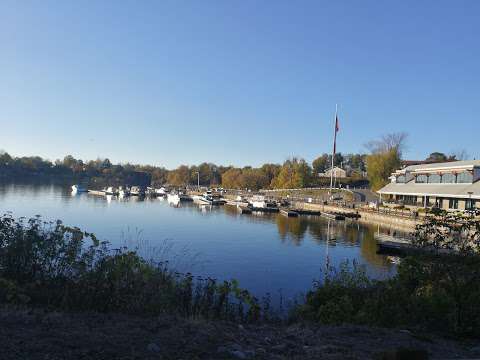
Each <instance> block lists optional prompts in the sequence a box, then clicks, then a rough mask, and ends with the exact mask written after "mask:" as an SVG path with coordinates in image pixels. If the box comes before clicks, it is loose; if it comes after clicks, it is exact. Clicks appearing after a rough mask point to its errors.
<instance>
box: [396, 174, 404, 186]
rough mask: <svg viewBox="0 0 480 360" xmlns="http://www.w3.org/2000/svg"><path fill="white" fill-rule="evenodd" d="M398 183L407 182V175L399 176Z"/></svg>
mask: <svg viewBox="0 0 480 360" xmlns="http://www.w3.org/2000/svg"><path fill="white" fill-rule="evenodd" d="M397 183H401V184H404V183H405V175H399V176H397Z"/></svg>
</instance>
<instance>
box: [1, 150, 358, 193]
mask: <svg viewBox="0 0 480 360" xmlns="http://www.w3.org/2000/svg"><path fill="white" fill-rule="evenodd" d="M363 159H365V155H360V154H348V155H342V154H341V153H339V154H336V155H335V158H334V165H335V166H343V167H345V168H351V169H353V170H354V172H357V174H358V177H357V178H356V179H357V180H358V179H360V177H361V176H360V174H361V173H362V172H363V171H364V169H365V163H364V160H363ZM329 164H331V155H328V154H322V155H320V156H319V157H318V158H317V159H315V160H314V161H313V163H312V164H309V163H308V162H307V161H306V160H304V159H301V158H296V157H294V158H291V159H287V160H286V161H285V162H284V163H283V164H272V163H267V164H263V165H262V166H259V167H252V166H245V167H241V168H240V167H234V166H219V165H216V164H213V163H209V162H204V163H202V164H200V165H192V166H188V165H180V166H178V167H177V168H176V169H173V170H168V169H166V168H165V167H161V166H152V165H139V164H129V163H127V164H112V162H111V161H110V160H109V159H108V158H106V159H96V160H89V161H83V160H81V159H76V158H74V157H73V156H72V155H67V156H65V157H64V158H63V159H57V160H55V161H53V162H52V161H50V160H47V159H43V158H41V157H39V156H24V157H14V156H11V155H10V154H8V153H7V152H1V153H0V178H8V179H18V178H30V179H31V178H32V177H33V178H40V179H44V178H52V179H56V180H59V181H67V180H69V181H73V180H74V181H80V182H82V181H84V182H87V181H88V182H89V183H94V184H96V185H97V186H103V185H121V184H132V183H135V182H139V181H140V182H142V183H145V182H148V185H150V184H152V185H154V186H160V185H165V184H168V185H172V186H178V187H180V186H195V185H198V184H199V185H200V186H222V187H224V188H231V189H251V190H258V189H284V188H302V187H308V186H321V185H326V184H327V182H328V181H323V182H322V180H321V179H320V178H319V177H318V173H321V172H324V171H325V170H327V169H328V168H329V167H330V166H331V165H329ZM146 179H147V180H146ZM325 180H328V179H325ZM345 181H346V182H348V181H349V180H345Z"/></svg>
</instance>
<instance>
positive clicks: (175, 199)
mask: <svg viewBox="0 0 480 360" xmlns="http://www.w3.org/2000/svg"><path fill="white" fill-rule="evenodd" d="M167 200H168V202H177V203H178V202H180V196H179V195H178V194H177V193H169V194H167Z"/></svg>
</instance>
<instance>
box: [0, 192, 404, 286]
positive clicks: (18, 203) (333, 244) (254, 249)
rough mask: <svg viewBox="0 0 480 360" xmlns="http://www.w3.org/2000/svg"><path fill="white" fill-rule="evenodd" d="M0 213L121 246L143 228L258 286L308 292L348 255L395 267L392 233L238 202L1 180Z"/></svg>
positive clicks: (213, 269)
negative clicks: (385, 235) (56, 223)
mask: <svg viewBox="0 0 480 360" xmlns="http://www.w3.org/2000/svg"><path fill="white" fill-rule="evenodd" d="M0 210H1V212H5V211H9V210H10V211H13V213H14V216H16V217H19V216H26V217H30V216H33V215H36V214H41V215H42V216H43V217H44V218H45V219H48V220H54V219H62V220H63V221H64V222H65V223H66V224H69V225H73V226H78V227H80V228H82V229H85V230H88V231H92V232H94V233H96V234H97V235H98V236H99V238H101V239H105V240H109V241H111V242H112V243H114V245H115V246H117V245H118V244H121V243H122V240H121V237H122V236H121V235H120V234H122V233H124V232H125V231H126V229H127V228H131V229H140V230H141V231H142V236H143V237H144V238H145V239H146V240H148V241H149V242H150V244H151V246H152V247H161V246H162V245H161V244H162V243H163V242H164V241H165V240H171V241H172V242H173V243H175V244H177V245H178V246H179V247H181V248H183V247H189V248H190V250H191V251H192V252H193V253H198V254H201V258H202V264H203V267H202V269H201V273H202V275H206V276H213V277H217V278H236V279H238V280H240V283H241V284H242V285H244V286H245V287H248V288H250V289H252V290H254V291H255V290H258V291H269V292H271V293H275V292H277V290H278V289H280V288H282V289H283V290H284V291H285V292H286V293H288V292H295V291H303V290H305V289H306V288H308V287H309V286H310V285H311V282H312V280H313V279H315V278H318V277H319V275H320V272H321V269H322V268H323V267H324V266H325V264H326V263H327V262H331V263H332V264H333V265H336V264H339V263H340V262H342V261H343V260H345V259H349V260H352V259H356V260H358V261H359V262H360V263H362V264H365V265H366V266H367V267H368V271H369V273H370V274H371V275H373V276H376V277H384V276H388V275H389V274H390V275H391V274H392V273H394V271H395V265H392V264H391V263H390V262H389V261H388V260H387V258H386V257H384V256H382V255H378V254H377V253H376V251H377V246H376V242H375V239H374V234H375V232H376V231H379V230H381V231H386V230H385V229H378V228H377V227H376V226H366V225H362V224H360V223H358V222H356V221H350V220H349V221H330V222H329V221H328V220H326V219H323V218H321V217H319V216H300V217H298V218H292V217H285V216H282V215H280V214H271V213H261V212H253V213H252V214H241V213H239V211H238V209H237V208H236V207H232V206H220V207H219V206H213V207H212V206H211V205H199V204H195V203H183V202H179V201H170V200H168V199H166V198H148V197H147V198H145V197H135V196H131V197H120V196H113V195H109V196H99V195H92V194H87V193H78V194H76V195H74V196H73V195H72V193H71V190H70V188H69V187H68V186H63V187H60V186H58V185H55V184H47V185H44V184H43V185H42V184H35V185H32V184H6V185H1V184H0ZM199 215H201V216H199Z"/></svg>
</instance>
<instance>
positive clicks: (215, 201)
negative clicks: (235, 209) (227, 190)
mask: <svg viewBox="0 0 480 360" xmlns="http://www.w3.org/2000/svg"><path fill="white" fill-rule="evenodd" d="M197 201H198V202H200V203H202V204H209V205H224V204H225V203H226V201H225V200H224V199H222V197H221V196H220V195H219V194H215V193H212V191H210V190H208V191H206V192H204V193H203V194H202V196H201V197H199V198H197Z"/></svg>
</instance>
